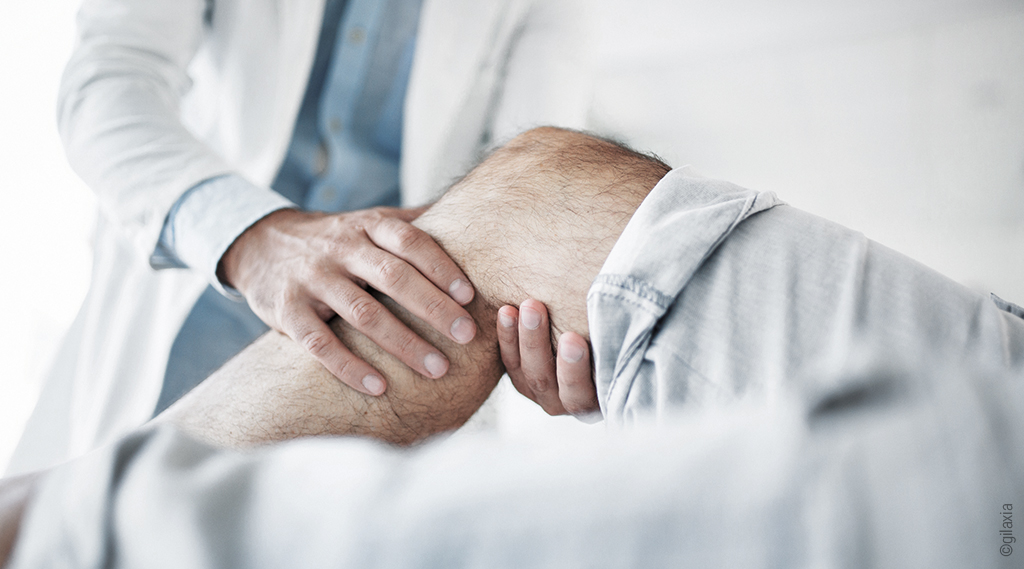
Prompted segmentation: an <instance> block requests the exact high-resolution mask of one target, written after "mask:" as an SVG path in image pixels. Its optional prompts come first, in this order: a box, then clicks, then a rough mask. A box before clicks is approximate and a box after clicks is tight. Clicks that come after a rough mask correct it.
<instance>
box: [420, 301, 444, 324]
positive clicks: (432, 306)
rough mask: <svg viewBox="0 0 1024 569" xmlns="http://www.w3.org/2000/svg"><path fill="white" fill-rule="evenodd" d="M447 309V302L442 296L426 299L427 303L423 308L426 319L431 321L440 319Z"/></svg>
mask: <svg viewBox="0 0 1024 569" xmlns="http://www.w3.org/2000/svg"><path fill="white" fill-rule="evenodd" d="M447 307H448V302H447V300H446V297H443V296H433V297H431V298H429V299H427V303H426V306H425V307H424V308H425V310H426V316H427V318H428V319H431V320H434V319H437V318H440V317H441V316H444V313H445V312H446V310H445V309H446V308H447Z"/></svg>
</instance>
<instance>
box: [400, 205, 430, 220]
mask: <svg viewBox="0 0 1024 569" xmlns="http://www.w3.org/2000/svg"><path fill="white" fill-rule="evenodd" d="M428 209H430V206H429V205H421V206H419V207H407V208H397V207H396V208H394V211H393V212H392V213H393V214H394V217H397V218H398V219H401V220H402V221H412V220H414V219H416V218H417V217H419V216H421V215H423V212H425V211H427V210H428Z"/></svg>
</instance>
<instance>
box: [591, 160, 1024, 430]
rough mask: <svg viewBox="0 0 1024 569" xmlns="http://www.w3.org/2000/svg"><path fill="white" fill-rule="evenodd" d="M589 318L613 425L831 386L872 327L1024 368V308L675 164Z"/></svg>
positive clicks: (616, 253)
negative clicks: (1002, 303) (1014, 309)
mask: <svg viewBox="0 0 1024 569" xmlns="http://www.w3.org/2000/svg"><path fill="white" fill-rule="evenodd" d="M588 317H589V322H590V335H591V342H592V343H593V348H594V359H595V374H596V383H597V389H598V398H599V401H600V403H601V410H602V412H603V413H604V415H605V418H606V419H607V420H608V421H609V422H610V423H612V424H623V423H630V422H632V421H635V420H637V419H638V418H640V417H642V416H645V415H650V414H652V413H655V412H657V413H661V412H664V411H666V410H668V409H671V408H677V407H684V406H691V407H692V406H697V407H702V406H709V405H713V404H718V403H723V402H729V401H732V400H736V399H739V398H743V397H753V398H767V399H770V398H772V397H776V396H778V394H779V393H781V392H783V391H789V390H792V389H796V390H797V391H798V392H800V393H802V394H803V396H804V397H807V398H808V399H809V400H816V399H824V398H827V397H829V396H830V394H833V393H835V392H836V391H837V390H839V391H841V390H842V389H844V388H845V387H844V386H842V385H831V384H829V383H828V381H829V380H828V379H826V378H835V377H837V375H836V374H835V373H834V372H835V370H836V369H838V368H839V367H841V366H843V365H846V363H847V361H848V360H849V359H850V358H851V357H854V355H853V354H851V351H850V350H851V346H853V345H856V344H858V342H859V340H861V339H864V338H869V339H870V340H871V341H870V342H869V343H867V345H872V346H885V347H886V349H892V350H896V351H904V352H906V355H905V357H906V358H914V360H913V361H917V359H919V358H922V357H925V356H926V355H928V354H943V355H944V356H946V357H953V358H954V359H955V360H956V361H962V362H964V363H965V364H967V363H977V364H979V365H987V366H998V367H1000V368H1003V369H1008V370H1011V371H1013V372H1014V373H1017V374H1021V375H1024V320H1021V319H1020V318H1018V317H1016V316H1014V315H1012V314H1010V313H1008V312H1005V311H1003V310H1000V309H999V308H998V307H997V306H996V305H995V304H994V303H993V302H992V301H991V300H989V299H988V298H986V297H985V296H983V295H981V294H978V293H976V292H974V291H972V290H969V289H967V288H966V287H963V286H961V285H959V284H957V283H955V282H953V281H952V280H950V279H948V278H947V277H945V276H942V275H940V274H938V273H936V272H934V271H932V270H931V269H929V268H927V267H925V266H923V265H921V264H919V263H917V262H916V261H913V260H911V259H909V258H907V257H905V256H903V255H900V254H899V253H897V252H895V251H892V250H890V249H888V248H886V247H884V246H882V245H879V244H878V243H875V242H873V241H870V240H868V239H867V238H865V237H864V236H863V235H862V234H860V233H858V232H856V231H852V230H850V229H847V228H845V227H842V226H840V225H838V224H835V223H832V222H829V221H827V220H824V219H821V218H818V217H816V216H813V215H810V214H808V213H805V212H802V211H800V210H797V209H795V208H793V207H790V206H787V205H783V204H780V202H779V200H778V199H777V198H776V197H775V196H774V195H773V194H771V193H759V192H754V191H751V190H745V189H743V188H739V187H737V186H735V185H733V184H730V183H727V182H721V181H716V180H711V179H706V178H700V177H694V176H690V175H687V173H686V172H685V171H679V170H674V171H672V172H670V173H669V174H668V175H667V176H665V178H664V179H663V180H661V182H660V183H659V184H658V185H657V186H656V187H655V188H654V190H653V191H652V192H651V193H650V195H649V196H648V197H647V199H646V200H645V201H644V202H643V204H642V205H641V206H640V208H639V209H638V210H637V212H636V214H635V215H634V216H633V218H632V219H631V220H630V222H629V224H628V225H627V227H626V229H625V231H624V232H623V234H622V237H621V238H620V239H619V240H618V242H617V243H616V244H615V247H614V248H613V249H612V252H611V254H610V255H609V257H608V259H607V261H606V262H605V264H604V266H603V267H602V269H601V272H600V274H599V275H598V277H597V278H596V279H595V281H594V283H593V286H592V287H591V289H590V292H589V295H588ZM860 343H863V342H860ZM862 356H864V357H867V356H870V354H862ZM819 372H820V373H819Z"/></svg>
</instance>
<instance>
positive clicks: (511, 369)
mask: <svg viewBox="0 0 1024 569" xmlns="http://www.w3.org/2000/svg"><path fill="white" fill-rule="evenodd" d="M498 346H499V347H500V348H501V360H502V362H504V363H505V370H506V371H507V372H508V376H509V378H510V379H511V380H512V385H514V386H515V387H516V389H517V390H518V391H519V393H522V394H523V395H525V396H526V397H528V398H530V399H531V400H533V401H534V402H535V403H537V404H538V405H540V406H541V408H542V409H544V410H545V411H546V412H547V413H548V414H549V415H566V414H570V415H574V416H576V417H577V418H578V419H580V420H583V421H587V422H592V420H593V419H598V420H599V418H600V415H599V414H596V415H595V413H597V412H599V411H600V407H599V405H598V402H597V388H596V387H595V386H594V381H593V379H592V378H591V374H590V350H589V348H588V346H587V341H586V340H585V339H584V338H583V337H582V336H580V335H579V334H577V333H575V332H565V333H564V334H562V335H561V336H560V337H559V338H558V357H557V359H556V358H555V355H554V354H552V350H551V333H550V326H549V324H548V311H547V307H545V306H544V303H542V302H539V301H537V300H532V299H530V300H526V301H524V302H523V303H522V304H521V305H520V308H519V310H516V308H515V307H514V306H502V307H501V309H500V310H498Z"/></svg>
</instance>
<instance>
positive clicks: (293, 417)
mask: <svg viewBox="0 0 1024 569" xmlns="http://www.w3.org/2000/svg"><path fill="white" fill-rule="evenodd" d="M667 171H668V167H667V166H665V165H664V164H662V163H661V162H659V161H657V160H655V159H652V158H649V157H646V156H642V155H640V154H637V153H635V152H632V151H630V150H628V149H625V148H623V147H621V146H618V145H616V144H614V143H611V142H607V141H604V140H600V139H597V138H594V137H591V136H588V135H585V134H580V133H575V132H571V131H564V130H560V129H553V128H541V129H534V130H532V131H528V132H526V133H524V134H522V135H520V136H518V137H516V138H515V139H513V140H512V141H510V142H509V143H508V144H507V145H505V146H504V147H503V148H501V149H499V150H497V151H496V152H494V153H493V154H492V155H491V156H490V157H488V158H487V159H486V160H484V162H482V163H481V164H480V165H479V166H477V167H476V168H474V169H473V170H472V171H471V172H470V173H469V174H467V176H466V177H465V178H463V179H462V180H460V181H459V182H457V183H456V184H455V185H454V186H453V187H452V188H451V190H450V191H449V192H448V193H446V194H445V196H443V197H442V198H441V199H440V200H439V201H438V202H437V203H436V204H435V205H434V206H433V207H431V208H430V209H429V210H427V212H426V213H424V214H423V215H422V216H421V217H420V218H418V219H417V220H416V221H415V222H414V224H415V225H417V226H418V227H420V228H421V229H423V230H424V231H425V232H427V233H428V234H430V235H431V236H433V237H434V238H435V239H436V240H437V242H438V243H439V244H440V245H441V247H442V248H444V249H445V251H446V252H447V253H448V254H449V255H450V256H451V258H452V259H453V260H455V262H456V263H458V264H459V266H460V267H461V268H462V270H463V271H464V272H465V274H466V275H467V276H468V277H469V278H470V280H471V281H472V282H473V284H474V286H475V288H476V290H477V295H476V298H475V300H474V301H473V302H472V303H471V304H469V305H468V306H466V309H467V310H468V311H469V312H470V314H471V315H472V316H473V318H474V319H475V320H476V322H477V325H478V334H477V337H476V338H475V339H474V340H473V342H471V343H470V344H467V345H461V346H460V345H457V344H455V343H454V342H451V341H450V340H448V339H447V338H446V337H444V336H442V335H441V334H439V333H437V332H435V331H434V330H433V329H432V328H430V327H429V326H427V325H426V324H425V323H423V322H422V321H420V320H418V319H417V318H415V317H414V316H412V315H411V314H409V313H408V312H406V311H405V310H403V309H402V308H401V307H399V306H397V305H396V304H395V303H393V302H390V301H388V300H387V299H384V300H385V302H386V306H387V307H388V308H389V309H390V310H392V311H393V312H394V313H395V314H396V315H397V316H398V317H399V318H400V319H401V320H402V321H404V322H405V323H406V324H407V325H409V327H410V328H411V329H412V330H413V331H415V332H417V333H418V334H420V335H421V336H422V337H423V338H424V339H426V340H427V341H429V342H431V343H432V344H433V345H434V346H436V347H437V348H438V349H440V350H441V351H442V352H444V354H445V355H446V356H447V357H448V359H449V360H450V362H451V367H450V369H449V372H448V374H447V375H445V376H444V377H443V378H441V379H429V378H424V377H422V376H420V375H418V374H416V373H414V372H413V371H412V370H410V369H409V368H407V367H406V366H404V365H402V364H401V363H400V362H399V361H398V360H396V359H395V358H393V357H391V356H390V355H388V354H386V353H385V352H383V351H382V350H381V349H380V348H379V347H378V346H377V345H376V344H374V343H373V342H371V341H369V340H368V339H367V338H366V337H364V336H362V335H361V334H359V333H358V332H356V331H355V330H354V329H352V328H351V327H350V326H348V325H347V324H346V323H345V322H343V321H340V320H336V321H335V322H334V323H333V324H332V327H333V329H334V331H335V333H337V334H338V335H339V337H340V338H341V339H342V341H343V342H344V343H345V344H346V345H347V346H349V347H350V348H351V349H352V351H353V353H355V354H356V355H357V356H359V357H361V358H363V359H364V360H365V361H367V362H369V363H370V364H371V365H374V366H375V367H376V368H377V369H378V370H380V371H381V372H382V373H384V375H385V376H386V377H387V378H388V390H387V392H386V393H385V394H384V395H383V396H381V397H380V398H374V397H369V396H365V395H362V394H360V393H357V392H355V391H354V390H351V389H348V388H346V387H345V386H343V385H341V384H340V383H338V382H337V381H336V380H335V379H334V378H333V377H332V376H331V375H330V374H329V373H327V371H326V370H324V369H323V368H322V367H321V366H320V365H319V364H318V363H316V362H315V360H313V359H312V358H311V357H309V356H308V355H307V354H306V353H305V352H304V351H303V350H301V349H300V348H298V347H297V346H295V345H294V344H292V342H291V341H290V340H288V339H287V338H285V337H283V336H280V335H277V334H274V333H271V334H268V335H266V336H265V337H263V338H262V339H260V340H258V341H257V342H256V343H255V344H253V345H252V346H251V347H250V348H248V349H247V350H245V351H243V352H242V353H241V354H239V355H238V356H237V357H236V358H234V359H233V360H231V361H230V362H228V363H227V364H226V365H225V366H224V367H223V368H222V369H221V370H219V371H217V372H216V373H215V374H214V375H213V376H211V377H210V378H209V379H207V380H206V381H205V382H203V384H201V385H200V386H199V387H198V388H196V389H195V390H193V391H192V392H191V393H190V394H188V395H186V396H185V397H184V398H182V399H181V400H180V401H179V402H178V403H177V404H175V405H174V406H172V407H171V408H170V409H168V410H167V411H166V412H165V413H164V414H162V415H161V416H160V417H158V418H157V419H156V421H170V422H173V423H175V424H177V425H178V426H179V427H181V428H183V429H184V430H185V431H187V432H189V433H191V434H192V435H194V436H196V437H198V438H200V439H204V440H206V441H209V442H212V443H215V444H219V445H230V446H247V445H252V444H258V443H262V442H270V441H277V440H282V439H287V438H294V437H297V436H303V435H323V434H329V435H366V436H372V437H376V438H379V439H382V440H385V441H388V442H392V443H396V444H409V443H413V442H415V441H418V440H421V439H423V438H425V437H427V436H429V435H431V434H434V433H437V432H440V431H444V430H448V429H452V428H455V427H458V426H459V425H461V424H463V423H464V422H465V421H466V420H467V419H469V417H470V416H471V415H472V414H473V412H475V410H476V409H477V408H478V407H479V406H480V404H482V403H483V401H484V400H485V399H486V398H487V395H488V394H489V393H490V391H491V390H492V389H493V387H494V385H495V384H496V383H497V380H498V378H499V377H500V376H501V374H502V372H503V366H502V363H501V360H500V358H499V352H498V347H497V346H498V345H497V325H496V318H497V308H498V307H500V306H502V305H506V304H513V305H519V304H520V303H522V302H523V301H524V300H526V299H528V298H535V299H538V300H541V301H542V302H544V304H546V305H547V306H548V308H549V310H550V325H551V328H552V329H553V330H554V331H556V334H553V335H552V338H555V337H557V335H558V334H557V333H560V332H575V333H578V334H580V335H582V336H583V337H584V338H588V337H589V333H588V329H587V315H586V293H587V289H588V288H589V287H590V283H591V281H593V279H594V277H595V276H596V275H597V273H598V271H599V270H600V268H601V264H602V263H603V262H604V259H605V258H606V257H607V256H608V253H609V251H611V248H612V246H613V245H614V244H615V241H616V239H618V236H619V235H620V234H621V233H622V230H623V228H624V227H625V225H626V223H627V222H628V221H629V219H630V216H631V215H632V213H633V212H634V211H635V210H636V208H637V207H638V206H639V205H640V203H641V202H642V201H643V199H644V197H646V195H647V193H648V192H649V191H650V190H651V188H653V187H654V185H655V184H657V182H658V180H660V179H661V177H662V176H664V174H665V173H667ZM517 388H520V390H523V387H522V386H520V385H517ZM528 396H529V395H528Z"/></svg>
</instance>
